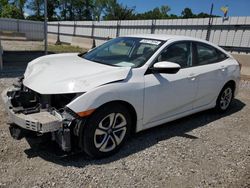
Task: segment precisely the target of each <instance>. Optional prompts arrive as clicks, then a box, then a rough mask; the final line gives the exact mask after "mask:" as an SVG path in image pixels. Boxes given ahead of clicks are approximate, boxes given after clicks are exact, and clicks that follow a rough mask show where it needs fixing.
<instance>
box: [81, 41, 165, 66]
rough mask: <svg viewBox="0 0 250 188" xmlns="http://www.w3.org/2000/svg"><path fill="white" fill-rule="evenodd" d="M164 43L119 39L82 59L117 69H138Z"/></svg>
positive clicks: (109, 42) (94, 50)
mask: <svg viewBox="0 0 250 188" xmlns="http://www.w3.org/2000/svg"><path fill="white" fill-rule="evenodd" d="M163 43H164V41H161V40H155V39H143V38H136V37H120V38H116V39H113V40H110V41H108V42H106V43H105V44H103V45H101V46H99V47H97V48H95V49H93V50H92V51H90V52H88V53H87V54H84V55H83V56H82V57H83V58H84V59H87V60H90V61H94V62H97V63H101V64H106V65H111V66H119V67H140V66H142V65H144V64H145V63H146V62H147V60H148V59H149V58H150V57H151V56H152V55H153V54H154V53H155V52H156V50H157V49H158V48H159V47H160V46H161V45H162V44H163Z"/></svg>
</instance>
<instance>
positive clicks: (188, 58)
mask: <svg viewBox="0 0 250 188" xmlns="http://www.w3.org/2000/svg"><path fill="white" fill-rule="evenodd" d="M192 56H193V55H192V43H191V42H177V43H174V44H172V45H170V46H168V47H167V48H165V49H164V50H163V51H162V52H161V54H160V55H159V56H158V58H157V61H156V62H160V61H169V62H174V63H177V64H179V65H180V66H181V69H180V70H179V71H178V72H177V73H175V74H166V73H152V72H150V71H147V73H146V74H145V78H144V80H145V90H144V118H143V123H144V125H145V124H149V123H153V122H157V121H161V120H164V119H167V118H170V117H172V116H175V115H179V114H181V113H184V112H187V111H189V110H192V108H193V102H194V100H195V95H196V92H197V86H198V84H197V80H196V77H195V75H194V73H193V68H192ZM156 62H154V63H156Z"/></svg>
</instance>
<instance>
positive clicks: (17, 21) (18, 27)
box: [16, 20, 20, 32]
mask: <svg viewBox="0 0 250 188" xmlns="http://www.w3.org/2000/svg"><path fill="white" fill-rule="evenodd" d="M16 25H17V26H16V27H17V29H16V31H17V32H19V31H20V22H19V20H16Z"/></svg>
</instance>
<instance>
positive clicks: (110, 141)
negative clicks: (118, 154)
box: [94, 113, 127, 152]
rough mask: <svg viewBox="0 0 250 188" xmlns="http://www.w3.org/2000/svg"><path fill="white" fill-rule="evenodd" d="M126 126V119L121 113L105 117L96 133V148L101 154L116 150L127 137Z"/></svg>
mask: <svg viewBox="0 0 250 188" xmlns="http://www.w3.org/2000/svg"><path fill="white" fill-rule="evenodd" d="M126 125H127V121H126V118H125V117H124V116H123V115H122V114H121V113H111V114H109V115H107V116H106V117H104V118H103V119H102V120H101V122H100V123H99V124H98V127H97V129H96V131H95V135H94V144H95V147H96V148H98V149H99V151H101V152H109V151H112V150H113V149H115V148H116V147H117V146H118V145H119V144H120V143H121V142H122V140H123V139H124V137H125V135H126V131H127V127H126Z"/></svg>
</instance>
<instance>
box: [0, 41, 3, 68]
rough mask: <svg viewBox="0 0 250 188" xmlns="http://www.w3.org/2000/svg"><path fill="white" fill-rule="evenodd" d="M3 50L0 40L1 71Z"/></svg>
mask: <svg viewBox="0 0 250 188" xmlns="http://www.w3.org/2000/svg"><path fill="white" fill-rule="evenodd" d="M2 55H3V48H2V44H1V40H0V70H3V56H2Z"/></svg>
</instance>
